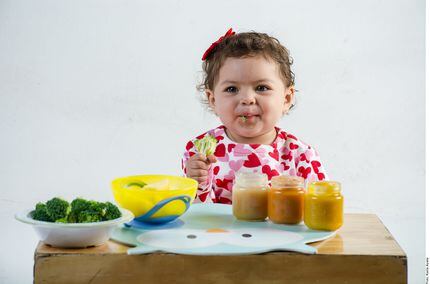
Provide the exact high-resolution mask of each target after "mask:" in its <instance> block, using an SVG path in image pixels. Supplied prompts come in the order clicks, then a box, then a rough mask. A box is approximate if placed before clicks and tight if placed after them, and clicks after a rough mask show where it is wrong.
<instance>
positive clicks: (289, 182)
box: [271, 175, 305, 188]
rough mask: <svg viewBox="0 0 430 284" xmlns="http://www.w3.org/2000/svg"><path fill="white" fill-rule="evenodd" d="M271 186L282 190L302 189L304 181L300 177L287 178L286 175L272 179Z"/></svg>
mask: <svg viewBox="0 0 430 284" xmlns="http://www.w3.org/2000/svg"><path fill="white" fill-rule="evenodd" d="M271 182H272V186H273V187H276V188H284V187H303V186H304V184H305V180H304V178H302V177H298V176H288V175H280V176H276V177H273V178H272V180H271Z"/></svg>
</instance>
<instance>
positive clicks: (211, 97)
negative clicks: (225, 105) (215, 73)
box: [205, 89, 215, 109]
mask: <svg viewBox="0 0 430 284" xmlns="http://www.w3.org/2000/svg"><path fill="white" fill-rule="evenodd" d="M205 94H206V98H207V99H208V104H209V107H210V108H211V109H214V108H215V96H214V93H213V92H212V91H211V90H209V89H206V90H205Z"/></svg>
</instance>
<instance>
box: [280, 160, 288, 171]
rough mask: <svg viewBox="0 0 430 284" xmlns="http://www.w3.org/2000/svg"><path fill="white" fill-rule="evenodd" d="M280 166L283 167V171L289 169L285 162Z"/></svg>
mask: <svg viewBox="0 0 430 284" xmlns="http://www.w3.org/2000/svg"><path fill="white" fill-rule="evenodd" d="M281 165H283V166H284V171H286V170H288V169H289V168H290V166H289V165H287V164H286V163H285V162H282V163H281Z"/></svg>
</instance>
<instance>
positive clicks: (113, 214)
mask: <svg viewBox="0 0 430 284" xmlns="http://www.w3.org/2000/svg"><path fill="white" fill-rule="evenodd" d="M105 206H106V210H105V214H104V216H103V220H104V221H108V220H113V219H117V218H119V217H121V211H119V209H118V207H116V206H115V205H114V204H112V203H110V202H106V203H105Z"/></svg>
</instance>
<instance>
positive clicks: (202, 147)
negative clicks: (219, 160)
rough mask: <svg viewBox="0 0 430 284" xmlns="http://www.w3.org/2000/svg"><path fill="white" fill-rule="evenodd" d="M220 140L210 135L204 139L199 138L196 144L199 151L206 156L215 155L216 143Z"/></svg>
mask: <svg viewBox="0 0 430 284" xmlns="http://www.w3.org/2000/svg"><path fill="white" fill-rule="evenodd" d="M217 143H218V140H216V138H215V137H213V136H212V135H208V136H205V137H203V138H202V139H198V140H195V141H194V145H195V146H196V149H197V151H198V152H199V153H202V154H204V155H206V156H209V155H213V153H215V149H216V145H217Z"/></svg>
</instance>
